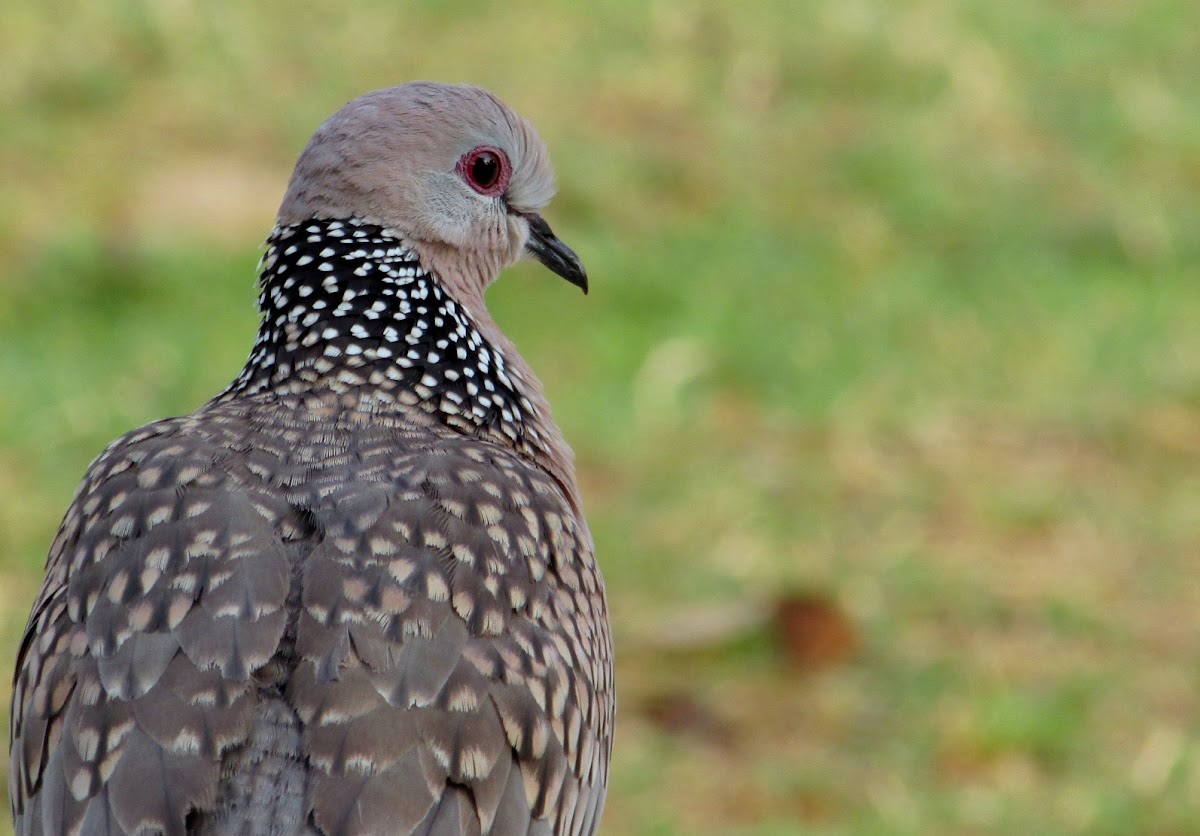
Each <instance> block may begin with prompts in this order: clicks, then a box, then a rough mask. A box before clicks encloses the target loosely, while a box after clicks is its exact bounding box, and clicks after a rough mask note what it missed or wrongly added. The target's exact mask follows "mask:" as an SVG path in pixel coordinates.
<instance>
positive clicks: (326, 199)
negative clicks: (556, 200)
mask: <svg viewBox="0 0 1200 836" xmlns="http://www.w3.org/2000/svg"><path fill="white" fill-rule="evenodd" d="M553 196H554V171H553V169H552V168H551V165H550V156H549V153H548V152H547V150H546V146H545V144H544V143H543V142H542V140H541V138H540V137H539V136H538V134H537V132H536V131H535V130H534V128H533V126H532V125H530V124H529V122H528V121H526V120H525V119H524V118H522V117H521V116H519V115H518V114H516V113H514V112H513V111H512V110H510V109H509V108H508V107H507V106H506V105H505V104H504V103H503V102H501V101H500V100H499V99H498V98H496V97H495V96H494V95H492V94H491V93H489V92H488V91H486V90H482V89H480V88H478V87H470V86H465V85H451V84H437V83H432V82H413V83H409V84H402V85H399V86H396V87H389V88H386V89H383V90H376V91H374V92H371V93H367V94H365V95H363V96H360V97H358V98H356V99H354V100H353V101H351V102H349V103H348V104H346V105H345V106H343V107H342V108H341V109H340V110H339V111H337V112H336V113H335V114H333V116H331V117H330V118H329V119H327V120H326V121H325V123H324V124H322V125H321V127H320V128H318V129H317V131H316V133H315V134H313V137H312V139H310V140H309V142H308V145H307V146H306V147H305V148H304V150H303V152H301V154H300V158H299V160H298V161H297V163H296V168H295V171H294V172H293V174H292V178H291V181H290V182H289V184H288V190H287V194H286V195H285V196H284V199H283V203H282V205H281V206H280V210H279V222H280V223H281V224H294V223H300V222H303V221H306V220H309V219H314V218H316V219H333V218H340V219H349V218H357V219H359V220H362V221H366V222H369V223H376V224H380V225H382V226H385V227H389V228H391V229H394V230H395V231H396V232H398V233H400V234H401V235H403V236H404V237H405V238H407V239H408V240H410V241H411V242H412V243H413V245H414V247H415V248H416V249H417V251H418V253H419V254H420V255H421V257H422V261H423V262H425V263H426V265H427V266H428V267H429V268H430V269H432V270H434V271H435V272H437V273H438V274H439V276H441V277H442V279H443V281H446V282H448V283H450V284H452V285H455V284H457V285H459V286H460V287H459V289H460V290H461V291H465V292H466V293H467V295H469V296H475V295H476V294H481V293H482V291H483V290H484V289H485V288H486V286H487V285H488V284H489V283H490V282H491V281H492V280H494V279H495V278H496V276H497V274H498V273H499V272H500V270H502V269H503V268H504V267H507V266H508V265H510V264H512V263H513V262H515V261H517V260H518V259H520V258H521V257H522V256H523V255H526V254H528V255H530V256H532V257H534V258H536V259H537V260H538V261H540V262H541V263H542V264H544V265H546V266H547V267H548V268H549V269H551V270H553V271H554V272H555V273H557V274H558V275H560V276H562V277H563V278H565V279H566V280H567V281H569V282H571V283H572V284H575V285H577V286H578V287H580V288H581V289H583V291H584V292H585V293H586V292H587V273H586V271H585V270H584V268H583V265H582V263H581V262H580V260H579V258H578V256H576V255H575V253H574V252H573V251H572V250H571V249H570V248H569V247H568V246H567V245H566V244H564V243H563V242H562V241H560V240H559V239H558V237H557V236H555V234H554V232H553V231H552V230H551V229H550V226H549V224H548V223H546V221H545V220H544V219H543V218H542V216H541V215H540V214H539V212H540V211H541V210H542V209H543V208H544V207H545V206H546V205H547V204H548V203H549V202H550V199H551V198H552V197H553Z"/></svg>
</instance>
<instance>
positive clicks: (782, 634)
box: [774, 593, 859, 669]
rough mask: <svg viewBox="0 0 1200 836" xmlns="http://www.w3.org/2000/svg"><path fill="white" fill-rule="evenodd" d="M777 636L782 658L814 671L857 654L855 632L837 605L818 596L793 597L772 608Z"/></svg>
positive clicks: (781, 600) (807, 594) (788, 596)
mask: <svg viewBox="0 0 1200 836" xmlns="http://www.w3.org/2000/svg"><path fill="white" fill-rule="evenodd" d="M774 627H775V632H776V636H777V638H778V641H779V645H780V648H781V649H782V651H783V655H784V657H785V658H786V659H787V660H788V661H789V662H790V663H791V664H793V665H795V666H796V667H800V668H806V669H815V668H821V667H825V666H828V665H835V664H838V663H841V662H844V661H846V660H847V659H849V658H850V657H851V656H853V655H854V653H855V651H857V650H858V645H859V638H858V631H857V630H856V629H855V627H854V624H853V623H852V622H851V621H850V619H849V618H847V617H846V615H845V614H844V613H843V612H842V610H841V609H840V608H839V607H838V606H837V604H836V603H834V602H833V601H831V600H829V599H828V598H825V597H823V596H821V595H816V594H811V593H796V594H791V595H785V596H782V597H781V598H779V600H778V601H777V602H776V605H775V622H774Z"/></svg>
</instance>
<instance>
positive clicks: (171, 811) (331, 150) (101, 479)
mask: <svg viewBox="0 0 1200 836" xmlns="http://www.w3.org/2000/svg"><path fill="white" fill-rule="evenodd" d="M554 192H555V178H554V173H553V169H552V167H551V164H550V158H549V153H548V151H547V148H546V146H545V144H544V143H543V141H542V140H541V139H540V138H539V136H538V134H537V132H536V130H535V129H534V127H533V126H532V125H531V123H530V122H528V121H527V120H526V119H525V118H524V117H522V116H520V115H518V114H517V113H516V112H514V111H513V110H511V109H510V108H509V107H508V106H507V105H505V104H504V103H503V102H502V101H501V100H500V99H499V98H497V97H496V96H495V95H493V94H492V93H490V92H488V91H486V90H484V89H482V88H478V87H472V86H467V85H451V84H441V83H434V82H410V83H407V84H401V85H398V86H394V87H388V88H385V89H382V90H376V91H374V92H370V93H366V94H364V95H362V96H359V97H358V98H356V99H353V100H352V101H350V102H349V103H347V104H346V105H344V106H343V107H342V108H341V109H340V110H338V111H337V112H335V113H334V114H333V115H332V116H331V117H329V118H328V119H327V120H326V121H325V122H324V123H323V124H322V125H321V126H320V127H319V128H318V129H317V131H316V132H315V133H314V134H313V136H312V138H311V140H310V141H309V142H308V144H307V145H306V146H305V147H304V149H303V151H302V152H301V153H300V156H299V158H298V160H297V162H296V165H295V168H294V171H293V173H292V175H291V178H290V180H289V182H288V184H287V188H286V192H285V195H284V198H283V201H282V203H281V205H280V208H279V212H278V216H277V220H276V225H275V227H274V229H273V231H272V232H271V233H270V236H269V238H268V239H267V242H266V244H265V249H264V254H263V256H262V260H261V263H260V266H259V281H258V286H259V296H258V305H259V308H260V312H261V321H260V325H259V330H258V333H257V338H256V340H255V342H254V345H253V347H252V349H251V351H250V354H249V358H248V360H247V361H246V364H245V367H244V368H243V370H242V371H241V373H240V374H239V375H237V377H236V378H235V379H234V380H233V381H232V383H230V385H229V386H228V387H227V388H225V389H224V390H223V391H221V392H220V393H219V394H217V395H216V396H214V397H213V398H212V399H211V400H210V401H208V402H207V403H205V404H204V405H202V406H200V407H199V408H198V409H196V411H194V412H192V413H191V414H188V415H183V416H179V417H173V418H166V419H163V420H158V421H155V422H153V423H150V424H147V425H146V426H143V427H141V428H138V429H135V430H133V431H131V432H129V433H127V434H126V435H124V436H122V437H121V438H119V439H117V440H116V441H114V442H113V443H111V444H110V445H109V446H108V447H107V448H106V449H105V450H104V451H103V452H102V453H101V454H100V455H99V456H98V457H97V458H96V459H95V461H94V462H93V463H92V464H91V465H90V467H89V468H88V470H87V471H86V474H85V476H84V478H83V480H82V483H81V484H80V485H79V487H78V489H77V491H76V494H75V496H74V499H73V500H72V502H71V504H70V506H69V508H68V510H67V512H66V514H65V517H64V519H63V522H62V525H61V528H60V529H59V531H58V533H57V535H56V537H55V538H54V540H53V543H52V545H51V547H50V550H49V555H48V558H47V563H46V571H45V581H44V584H43V586H42V587H41V591H40V593H39V594H38V595H37V597H36V600H35V602H34V604H33V607H32V612H31V615H30V618H29V621H28V626H27V628H26V630H25V633H24V636H23V639H22V642H21V645H20V647H19V651H18V659H17V665H16V672H15V676H14V687H13V702H12V711H11V725H10V777H9V794H10V801H11V806H12V816H13V822H14V827H15V831H16V833H18V834H42V833H56V834H57V833H83V834H94V833H110V834H115V833H128V834H218V833H220V834H279V836H282V835H283V834H299V833H303V834H358V833H362V834H385V833H386V834H418V833H419V834H481V835H482V834H498V835H500V834H543V835H544V834H591V833H594V832H595V831H596V829H597V827H598V824H599V821H600V816H601V813H602V810H603V807H604V801H605V796H606V792H607V785H608V774H609V764H610V759H611V755H612V742H613V725H614V712H615V690H614V682H613V651H612V638H611V632H610V628H609V619H608V603H607V597H606V593H605V588H604V582H603V578H602V576H601V573H600V570H599V568H598V566H597V563H596V559H595V549H594V545H593V539H592V535H591V533H590V531H589V529H588V525H587V522H586V519H585V517H584V512H583V504H582V500H581V495H580V490H579V487H578V483H577V481H576V475H575V469H574V463H573V454H572V452H571V449H570V447H569V446H568V444H567V442H566V441H565V440H564V438H563V435H562V432H561V431H560V430H559V428H558V426H557V425H556V424H555V422H554V420H553V418H552V415H551V412H550V407H549V404H548V403H547V399H546V396H545V394H544V391H543V388H542V385H541V384H540V383H539V381H538V379H537V378H536V377H535V376H534V373H533V372H532V370H531V369H530V367H529V365H528V364H527V363H526V362H525V361H524V360H523V359H522V357H521V355H520V354H519V353H518V351H517V349H516V347H515V346H514V345H513V343H512V342H511V341H510V340H509V339H508V338H507V337H506V336H505V335H504V334H503V333H502V331H501V330H500V328H499V326H498V325H497V324H496V322H495V320H494V319H493V318H492V317H491V316H490V315H489V313H488V310H487V307H486V306H485V304H484V291H485V290H486V289H487V287H488V285H489V284H490V283H491V282H492V281H493V280H494V279H495V278H496V277H497V275H498V274H499V273H500V272H501V270H503V269H504V268H506V267H508V266H510V265H511V264H513V263H514V262H516V261H518V260H520V259H522V258H525V257H530V258H532V259H534V260H536V261H539V262H541V264H543V265H545V266H546V267H548V268H549V270H551V271H553V272H554V273H556V274H558V275H559V276H561V277H562V278H564V279H565V280H566V281H567V282H569V283H571V284H573V285H576V286H578V287H579V288H580V289H582V290H583V291H584V292H585V293H586V292H587V289H588V276H587V272H586V270H585V269H584V267H583V264H582V262H581V260H580V259H579V257H578V256H577V255H576V254H575V252H574V251H573V250H572V249H571V248H570V247H568V246H567V245H566V244H565V243H563V242H562V241H561V240H560V239H559V238H558V237H557V236H556V235H555V233H554V232H553V230H552V229H551V227H550V225H549V224H548V223H547V221H546V220H545V219H544V218H543V216H542V215H541V212H542V210H543V209H544V208H545V207H546V206H547V205H548V203H549V202H550V199H551V198H552V196H553V195H554Z"/></svg>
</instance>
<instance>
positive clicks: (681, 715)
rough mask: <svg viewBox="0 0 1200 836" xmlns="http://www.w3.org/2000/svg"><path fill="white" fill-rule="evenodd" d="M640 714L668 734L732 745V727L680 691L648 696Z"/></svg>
mask: <svg viewBox="0 0 1200 836" xmlns="http://www.w3.org/2000/svg"><path fill="white" fill-rule="evenodd" d="M641 708H642V714H643V715H644V716H645V718H646V719H647V720H649V721H650V722H651V723H653V724H654V725H655V726H657V727H658V728H660V729H661V730H662V731H664V732H666V733H667V734H671V735H676V736H678V737H692V738H696V739H698V740H703V741H705V742H707V743H711V744H713V745H715V746H719V747H721V748H723V749H727V748H730V747H732V746H733V742H734V733H733V729H732V727H731V726H730V725H729V723H728V722H726V721H725V720H724V719H722V718H721V717H720V716H719V715H717V713H716V712H714V711H713V710H712V709H711V708H709V707H708V706H707V705H705V704H704V703H703V702H701V701H700V700H698V699H696V698H695V697H693V696H692V695H690V694H686V693H684V692H682V691H670V692H666V693H661V694H656V695H654V696H651V697H647V698H646V699H645V700H644V701H643V702H642V706H641Z"/></svg>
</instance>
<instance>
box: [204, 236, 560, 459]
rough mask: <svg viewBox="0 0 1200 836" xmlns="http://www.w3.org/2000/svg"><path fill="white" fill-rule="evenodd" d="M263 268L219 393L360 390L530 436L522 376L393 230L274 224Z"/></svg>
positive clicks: (520, 437)
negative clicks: (238, 366)
mask: <svg viewBox="0 0 1200 836" xmlns="http://www.w3.org/2000/svg"><path fill="white" fill-rule="evenodd" d="M261 270H262V272H261V277H260V286H261V292H260V294H259V297H258V305H259V309H260V310H261V311H262V316H263V318H262V323H261V325H260V326H259V331H258V338H257V340H256V341H255V343H254V349H253V350H252V351H251V353H250V359H249V360H247V362H246V367H245V368H244V369H243V370H242V373H241V375H239V377H238V378H237V380H235V381H234V382H233V383H232V384H231V385H230V386H229V388H228V389H226V390H225V391H224V392H222V393H221V394H220V395H219V396H218V397H217V400H219V401H229V400H233V399H237V398H245V397H250V396H261V395H264V394H265V395H269V394H270V393H277V394H287V393H299V392H305V391H314V390H318V389H324V390H329V391H334V392H349V391H352V390H360V391H362V392H364V393H368V394H369V395H370V396H371V397H372V398H374V399H375V400H378V401H380V402H381V403H382V404H397V405H399V406H400V407H415V408H419V409H421V410H422V411H424V412H427V413H429V414H432V415H435V416H437V417H439V418H441V419H442V420H443V421H444V422H445V423H446V424H448V425H449V426H452V427H455V428H457V429H460V430H463V431H466V432H468V433H470V434H474V435H484V436H487V435H491V434H493V433H498V434H500V435H503V436H505V437H507V438H508V439H510V442H511V443H515V444H516V445H517V446H518V447H522V446H525V445H527V444H530V443H532V445H533V446H537V441H538V439H537V431H536V429H535V428H534V427H533V426H532V424H533V423H536V421H531V420H530V419H532V418H534V417H535V414H534V413H535V407H534V406H533V404H532V403H531V402H530V401H529V399H528V398H527V397H525V395H524V394H523V390H524V388H525V386H524V381H523V379H522V378H521V377H520V375H519V374H518V373H517V372H516V370H515V369H510V368H509V367H508V365H507V364H506V363H505V360H504V356H503V354H501V352H500V351H499V349H497V348H496V347H495V346H494V345H492V344H491V343H489V342H488V341H487V340H486V339H485V338H484V336H483V335H482V334H481V333H480V332H479V330H478V329H477V328H476V326H475V323H474V321H473V320H472V318H471V315H470V314H469V313H468V312H467V311H466V310H465V309H464V308H463V307H462V306H461V305H460V304H458V303H457V302H456V301H455V300H454V299H452V298H451V297H450V296H449V294H448V293H447V292H446V291H445V289H444V288H443V287H442V285H441V283H440V282H439V280H438V279H437V277H436V276H434V275H433V274H431V273H429V272H428V271H427V270H426V269H425V268H424V267H423V266H422V265H421V263H420V261H419V260H418V258H417V255H416V253H415V252H414V251H413V250H412V248H411V246H410V245H409V243H408V242H407V241H405V240H404V239H403V238H402V237H400V236H399V235H398V234H397V233H395V232H393V231H392V230H389V229H385V228H383V227H380V226H375V225H372V224H366V223H362V222H360V221H357V220H353V219H350V220H314V221H307V222H304V223H300V224H294V225H292V226H286V227H276V229H275V230H274V231H273V232H272V233H271V237H270V238H268V239H267V251H266V253H265V254H264V256H263V260H262V264H261Z"/></svg>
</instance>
